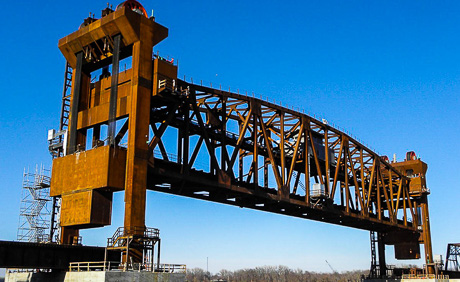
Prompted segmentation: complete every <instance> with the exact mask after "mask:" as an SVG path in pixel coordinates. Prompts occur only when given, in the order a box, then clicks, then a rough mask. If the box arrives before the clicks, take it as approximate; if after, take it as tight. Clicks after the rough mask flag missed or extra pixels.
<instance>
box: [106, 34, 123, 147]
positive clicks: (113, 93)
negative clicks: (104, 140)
mask: <svg viewBox="0 0 460 282" xmlns="http://www.w3.org/2000/svg"><path fill="white" fill-rule="evenodd" d="M113 45H114V46H113V56H112V81H111V85H110V104H109V128H108V139H109V143H110V145H111V146H114V145H115V131H116V117H117V99H118V98H117V96H118V72H119V68H120V66H119V63H120V45H121V34H117V35H115V36H114V38H113Z"/></svg>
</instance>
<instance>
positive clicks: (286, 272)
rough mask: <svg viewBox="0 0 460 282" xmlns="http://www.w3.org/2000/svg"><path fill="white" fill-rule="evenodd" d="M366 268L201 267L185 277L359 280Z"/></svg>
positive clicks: (233, 281)
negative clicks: (216, 269)
mask: <svg viewBox="0 0 460 282" xmlns="http://www.w3.org/2000/svg"><path fill="white" fill-rule="evenodd" d="M368 273H369V271H368V270H355V271H347V272H342V273H337V272H335V273H317V272H310V271H304V270H301V269H296V270H293V269H290V268H288V267H287V266H282V265H280V266H263V267H256V268H251V269H240V270H235V271H229V270H225V269H223V270H221V271H219V272H218V273H216V274H211V273H208V272H206V271H205V270H203V269H201V268H193V269H189V270H187V276H186V279H187V281H189V282H198V281H228V282H240V281H241V282H262V281H263V282H265V281H267V282H303V281H317V282H320V281H337V282H338V281H344V282H347V281H361V278H362V277H363V276H366V275H368Z"/></svg>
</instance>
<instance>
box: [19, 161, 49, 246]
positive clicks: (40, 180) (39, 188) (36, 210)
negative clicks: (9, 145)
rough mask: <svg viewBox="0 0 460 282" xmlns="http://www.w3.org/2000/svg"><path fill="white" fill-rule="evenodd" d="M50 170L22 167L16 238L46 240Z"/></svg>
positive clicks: (42, 167) (21, 239) (23, 240)
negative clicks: (31, 169) (32, 169)
mask: <svg viewBox="0 0 460 282" xmlns="http://www.w3.org/2000/svg"><path fill="white" fill-rule="evenodd" d="M50 181H51V177H50V170H49V169H46V168H45V167H44V166H43V165H40V166H38V165H36V166H35V171H34V172H30V170H29V169H27V171H26V169H25V168H24V175H23V180H22V196H21V207H20V212H19V228H18V234H17V240H18V241H22V242H37V243H40V242H48V241H49V240H50V237H49V233H48V230H49V228H50V217H51V204H52V198H51V197H50V196H49V187H50Z"/></svg>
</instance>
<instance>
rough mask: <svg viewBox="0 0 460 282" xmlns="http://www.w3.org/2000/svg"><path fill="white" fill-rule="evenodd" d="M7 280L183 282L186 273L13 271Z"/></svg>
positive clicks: (21, 281)
mask: <svg viewBox="0 0 460 282" xmlns="http://www.w3.org/2000/svg"><path fill="white" fill-rule="evenodd" d="M5 281H6V282H32V281H33V282H45V281H46V282H47V281H49V282H118V281H120V282H121V281H130V282H144V281H155V282H183V281H185V273H158V272H147V271H114V270H112V271H79V272H55V273H52V272H50V273H46V272H39V273H33V272H11V273H8V272H7V273H6V277H5Z"/></svg>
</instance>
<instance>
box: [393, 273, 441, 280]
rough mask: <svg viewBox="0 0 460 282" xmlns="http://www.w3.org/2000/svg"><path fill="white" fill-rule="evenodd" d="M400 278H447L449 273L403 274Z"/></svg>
mask: <svg viewBox="0 0 460 282" xmlns="http://www.w3.org/2000/svg"><path fill="white" fill-rule="evenodd" d="M401 278H402V279H449V275H435V274H403V275H402V276H401Z"/></svg>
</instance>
